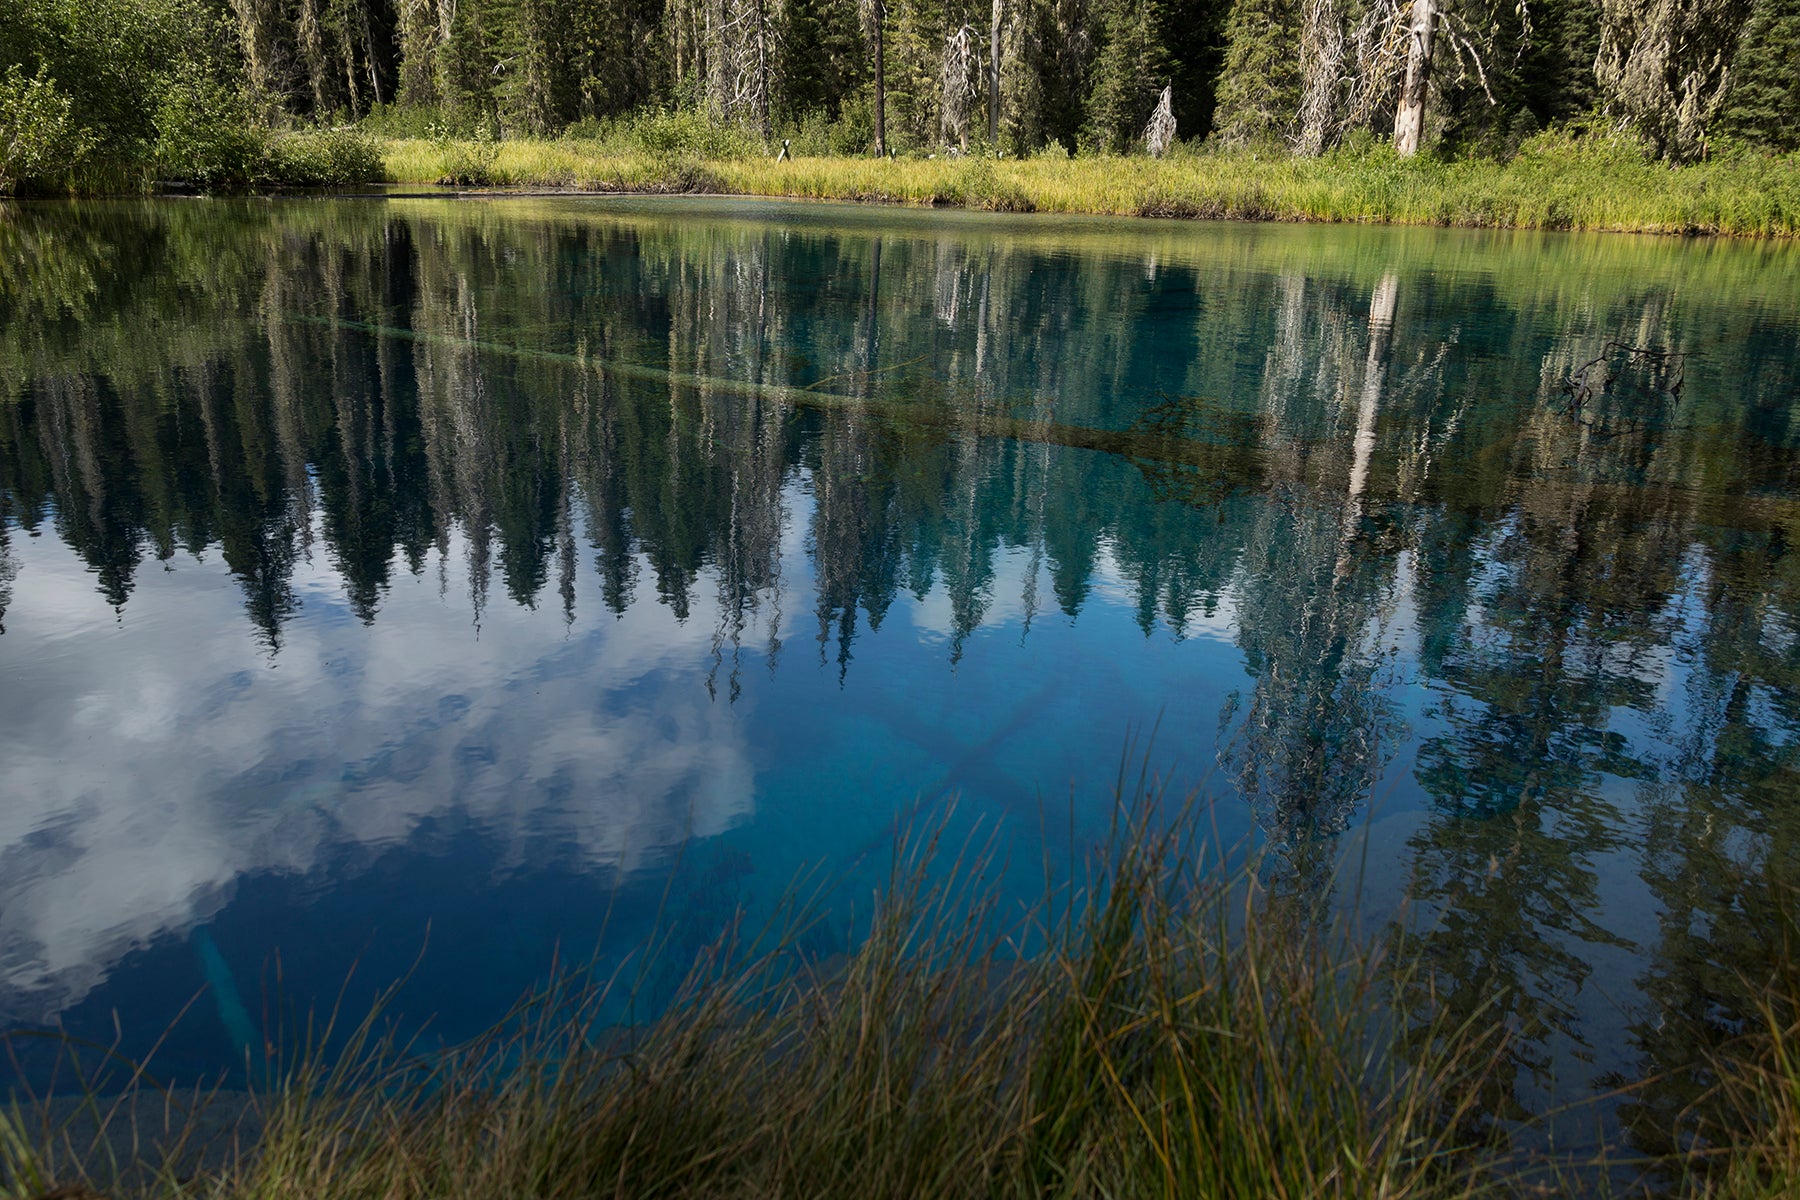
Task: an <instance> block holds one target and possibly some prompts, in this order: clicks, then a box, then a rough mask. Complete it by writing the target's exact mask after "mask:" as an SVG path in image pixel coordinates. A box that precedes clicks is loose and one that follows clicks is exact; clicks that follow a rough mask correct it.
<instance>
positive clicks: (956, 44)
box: [939, 25, 980, 154]
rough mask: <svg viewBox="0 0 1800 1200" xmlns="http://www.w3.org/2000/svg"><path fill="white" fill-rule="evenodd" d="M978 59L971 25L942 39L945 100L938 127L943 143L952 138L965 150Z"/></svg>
mask: <svg viewBox="0 0 1800 1200" xmlns="http://www.w3.org/2000/svg"><path fill="white" fill-rule="evenodd" d="M979 62H980V59H979V56H978V54H977V51H976V49H975V30H974V28H973V27H972V26H969V25H964V26H963V27H962V28H961V29H958V30H957V31H956V32H955V33H953V34H951V35H950V36H949V37H947V38H945V39H944V104H943V108H942V110H941V111H942V118H941V120H940V121H939V131H940V132H941V134H942V135H943V139H944V141H945V143H946V144H947V143H949V142H950V141H952V140H954V141H955V142H956V144H957V146H958V148H960V149H961V150H962V151H963V152H964V153H965V154H966V153H968V150H969V105H970V103H971V102H972V101H973V100H974V99H975V80H976V78H977V72H978V71H979V70H980V66H979Z"/></svg>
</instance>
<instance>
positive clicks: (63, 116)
mask: <svg viewBox="0 0 1800 1200" xmlns="http://www.w3.org/2000/svg"><path fill="white" fill-rule="evenodd" d="M73 108H74V104H73V101H71V100H70V98H69V97H68V96H66V95H64V94H63V93H62V92H61V91H59V90H58V89H57V86H56V81H55V80H54V79H52V78H50V72H49V68H48V67H46V66H42V65H40V66H39V67H38V69H37V74H36V75H32V76H29V77H27V76H26V74H25V73H24V72H23V71H21V70H20V69H19V65H18V64H17V63H14V64H13V65H12V66H10V67H8V68H7V69H6V74H5V75H4V76H0V194H3V193H7V192H14V191H17V190H19V189H20V188H22V187H31V186H33V185H39V186H41V185H43V184H46V183H49V182H51V181H53V180H55V179H58V178H60V177H62V176H64V175H67V174H68V173H69V172H70V171H71V170H73V169H74V167H75V166H76V164H78V163H79V162H80V161H81V160H82V159H83V158H84V157H86V155H87V153H88V151H89V150H90V149H91V148H92V147H93V142H94V138H93V134H92V133H90V132H89V131H88V130H87V129H86V128H85V127H83V126H81V125H79V124H77V123H76V121H75V117H74V114H73Z"/></svg>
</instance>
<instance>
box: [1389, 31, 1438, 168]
mask: <svg viewBox="0 0 1800 1200" xmlns="http://www.w3.org/2000/svg"><path fill="white" fill-rule="evenodd" d="M1436 17H1437V4H1436V2H1435V0H1413V3H1412V17H1411V20H1410V21H1409V22H1408V26H1407V31H1406V82H1404V83H1403V84H1401V85H1400V104H1399V107H1397V108H1396V109H1395V110H1394V153H1396V154H1398V155H1399V156H1400V157H1401V158H1411V157H1412V156H1413V155H1415V154H1417V153H1418V152H1419V139H1420V138H1421V137H1423V136H1424V133H1425V92H1426V89H1427V88H1429V87H1430V86H1431V32H1432V25H1433V24H1434V23H1435V19H1436Z"/></svg>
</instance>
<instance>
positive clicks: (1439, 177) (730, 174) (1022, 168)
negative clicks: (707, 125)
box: [381, 139, 1800, 237]
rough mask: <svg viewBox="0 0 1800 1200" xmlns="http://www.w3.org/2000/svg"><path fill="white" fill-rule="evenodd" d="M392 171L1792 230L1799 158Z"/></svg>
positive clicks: (596, 164) (1355, 156)
mask: <svg viewBox="0 0 1800 1200" xmlns="http://www.w3.org/2000/svg"><path fill="white" fill-rule="evenodd" d="M381 148H382V153H383V157H384V160H385V162H386V164H387V174H388V178H389V180H390V181H391V182H395V183H419V184H425V183H436V182H439V181H443V180H446V179H455V180H457V181H460V182H466V183H470V184H475V185H490V186H500V187H514V188H556V189H573V190H590V191H653V192H662V191H682V192H722V193H731V194H739V195H751V196H771V197H805V198H810V199H821V200H856V201H879V202H892V203H903V204H938V205H960V206H964V207H969V208H979V209H990V210H999V211H1013V212H1052V213H1095V214H1112V215H1135V216H1169V217H1213V218H1227V219H1248V220H1274V221H1371V222H1388V223H1396V224H1419V225H1457V226H1480V227H1495V228H1518V229H1568V230H1596V231H1598V230H1607V231H1632V232H1641V233H1682V234H1688V233H1720V234H1735V235H1748V236H1777V237H1792V236H1794V235H1795V234H1796V233H1800V156H1787V157H1772V156H1767V155H1757V154H1750V153H1743V154H1734V155H1732V156H1730V157H1728V158H1721V159H1716V160H1714V161H1710V162H1706V163H1700V164H1696V165H1692V166H1686V167H1669V166H1666V165H1663V164H1660V163H1656V162H1649V161H1645V160H1644V159H1642V158H1641V157H1640V156H1638V155H1637V154H1636V153H1634V152H1631V151H1629V150H1624V149H1617V148H1603V149H1598V150H1594V149H1584V148H1582V147H1580V146H1579V144H1578V143H1574V142H1568V141H1565V142H1560V143H1554V144H1551V145H1548V146H1545V147H1543V148H1541V149H1538V150H1535V151H1531V152H1527V153H1524V154H1521V155H1519V156H1518V157H1516V158H1514V159H1513V160H1512V161H1511V162H1507V163H1498V162H1491V161H1482V160H1468V161H1457V162H1443V161H1438V160H1433V159H1428V158H1420V159H1415V160H1411V161H1403V160H1400V159H1398V158H1395V157H1394V156H1393V155H1392V154H1391V153H1388V152H1386V151H1383V150H1374V151H1366V152H1362V153H1348V152H1346V153H1339V154H1334V155H1328V156H1326V157H1324V158H1318V159H1298V158H1291V157H1286V156H1274V157H1270V156H1258V155H1255V154H1251V153H1219V154H1189V155H1183V156H1180V157H1174V158H1170V159H1164V160H1156V159H1151V158H1147V157H1143V156H1127V157H1080V158H1073V159H1070V158H1048V157H1045V158H1033V159H1006V158H1002V159H997V160H996V159H987V158H928V159H920V158H909V159H898V160H880V159H873V158H813V157H804V156H803V157H799V158H795V159H790V160H788V161H781V162H778V161H776V160H775V159H774V158H773V157H767V156H764V157H735V158H722V159H701V158H697V157H692V156H684V155H678V154H667V153H662V154H659V153H649V152H642V151H637V150H633V149H631V148H629V147H621V146H619V145H618V144H616V143H600V142H583V141H578V140H561V141H552V140H506V141H501V142H497V143H472V142H446V141H422V140H410V139H391V140H385V141H383V142H382V143H381Z"/></svg>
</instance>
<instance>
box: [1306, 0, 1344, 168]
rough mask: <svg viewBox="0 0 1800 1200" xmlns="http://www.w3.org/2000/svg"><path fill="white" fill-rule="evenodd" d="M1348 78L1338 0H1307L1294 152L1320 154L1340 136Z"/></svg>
mask: <svg viewBox="0 0 1800 1200" xmlns="http://www.w3.org/2000/svg"><path fill="white" fill-rule="evenodd" d="M1343 82H1344V22H1343V18H1342V16H1341V15H1340V14H1339V12H1338V7H1337V0H1305V2H1304V4H1303V5H1302V7H1301V11H1300V112H1299V114H1298V116H1299V120H1298V122H1297V124H1296V128H1295V131H1294V153H1295V154H1298V155H1300V156H1302V157H1304V158H1317V157H1318V156H1319V155H1321V154H1323V153H1324V152H1325V149H1326V147H1327V146H1328V145H1329V144H1330V143H1331V141H1332V140H1334V138H1335V137H1336V134H1337V130H1338V125H1339V123H1340V122H1339V108H1338V99H1339V93H1340V92H1341V91H1342V89H1343Z"/></svg>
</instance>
